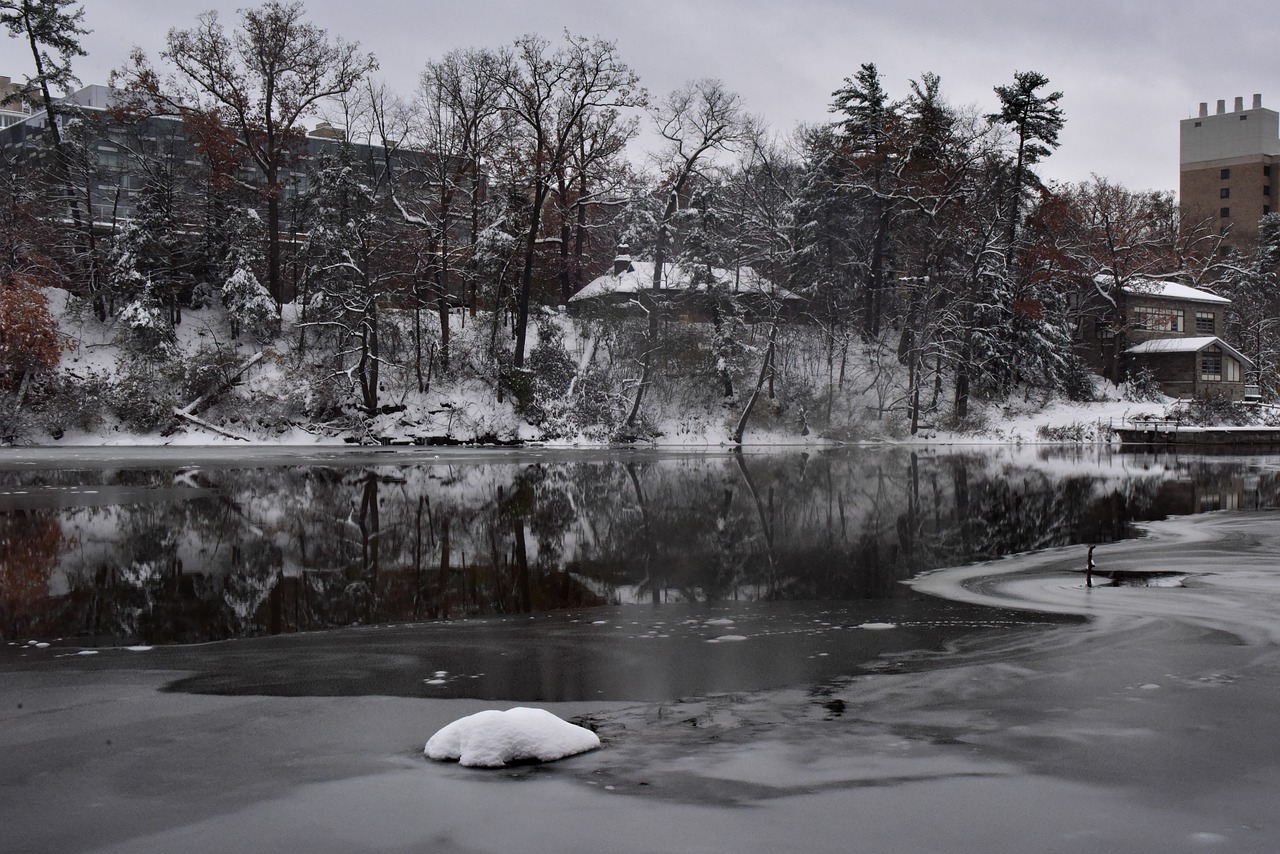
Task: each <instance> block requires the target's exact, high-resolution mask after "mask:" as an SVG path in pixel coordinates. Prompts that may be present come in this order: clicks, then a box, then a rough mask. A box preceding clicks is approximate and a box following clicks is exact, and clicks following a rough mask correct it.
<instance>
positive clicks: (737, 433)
mask: <svg viewBox="0 0 1280 854" xmlns="http://www.w3.org/2000/svg"><path fill="white" fill-rule="evenodd" d="M777 340H778V319H777V318H776V317H775V318H774V320H773V324H772V325H771V326H770V327H769V346H768V347H767V348H765V351H764V361H762V362H761V363H760V375H759V376H758V377H756V387H755V388H754V389H753V390H752V392H751V397H750V398H749V399H748V400H747V405H746V407H744V408H743V410H742V417H741V418H739V419H738V426H737V427H735V428H734V429H733V436H732V437H730V440H729V441H731V442H733V443H734V444H736V445H741V444H742V435H743V434H744V433H746V431H747V423H748V421H750V419H751V410H753V409H755V406H756V401H757V400H759V398H760V391H761V390H762V389H763V388H764V381H765V378H766V377H769V376H770V375H771V374H772V373H773V351H774V345H775V344H776V342H777Z"/></svg>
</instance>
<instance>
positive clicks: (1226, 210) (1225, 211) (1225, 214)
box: [1218, 208, 1231, 219]
mask: <svg viewBox="0 0 1280 854" xmlns="http://www.w3.org/2000/svg"><path fill="white" fill-rule="evenodd" d="M1218 216H1220V217H1222V218H1223V219H1227V218H1228V217H1230V216H1231V208H1222V209H1221V210H1219V211H1218Z"/></svg>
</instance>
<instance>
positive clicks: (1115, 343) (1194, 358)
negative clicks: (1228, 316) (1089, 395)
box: [1078, 279, 1253, 400]
mask: <svg viewBox="0 0 1280 854" xmlns="http://www.w3.org/2000/svg"><path fill="white" fill-rule="evenodd" d="M1230 304H1231V300H1229V299H1227V298H1225V297H1220V296H1218V295H1217V294H1211V293H1209V292H1208V291H1203V290H1200V289H1198V288H1192V287H1188V286H1187V285H1181V284H1178V283H1176V282H1166V281H1158V280H1154V279H1137V280H1133V281H1132V282H1131V283H1130V284H1129V285H1127V286H1125V287H1124V288H1122V289H1121V291H1120V294H1119V297H1118V300H1117V306H1116V307H1115V309H1113V310H1110V311H1107V312H1105V313H1103V314H1102V315H1101V316H1099V317H1098V318H1097V319H1096V320H1095V321H1093V322H1092V327H1091V328H1090V324H1089V323H1085V324H1084V325H1083V326H1082V328H1081V330H1080V334H1081V337H1080V338H1079V339H1078V342H1079V343H1080V345H1081V347H1080V352H1081V354H1082V355H1083V356H1084V357H1085V358H1086V360H1087V361H1089V362H1090V363H1091V365H1092V366H1093V368H1094V369H1095V370H1098V371H1100V372H1102V373H1104V374H1106V375H1107V376H1109V377H1110V378H1111V379H1113V380H1115V381H1117V382H1119V381H1122V380H1124V379H1126V378H1127V377H1128V376H1130V375H1132V374H1133V373H1134V372H1135V371H1137V370H1140V369H1146V370H1148V371H1150V372H1151V375H1152V376H1153V377H1154V378H1155V380H1156V382H1158V383H1159V384H1160V388H1161V390H1162V391H1164V392H1165V394H1168V395H1171V396H1173V397H1196V396H1205V395H1217V396H1223V397H1229V398H1231V399H1232V400H1240V399H1242V398H1244V397H1245V396H1246V385H1245V374H1246V372H1248V371H1250V370H1252V369H1253V362H1252V361H1250V360H1249V358H1248V357H1246V356H1244V355H1243V354H1242V353H1240V352H1239V351H1238V350H1236V349H1235V348H1234V347H1232V346H1231V345H1229V344H1227V343H1226V342H1225V341H1223V340H1222V339H1221V338H1220V337H1219V336H1218V333H1220V332H1221V331H1222V329H1223V326H1224V323H1225V317H1224V314H1225V311H1226V308H1227V306H1229V305H1230Z"/></svg>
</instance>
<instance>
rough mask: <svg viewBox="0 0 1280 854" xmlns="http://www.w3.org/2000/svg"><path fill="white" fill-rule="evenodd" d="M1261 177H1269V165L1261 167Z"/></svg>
mask: <svg viewBox="0 0 1280 854" xmlns="http://www.w3.org/2000/svg"><path fill="white" fill-rule="evenodd" d="M1262 177H1263V178H1270V177H1271V167H1270V166H1263V167H1262Z"/></svg>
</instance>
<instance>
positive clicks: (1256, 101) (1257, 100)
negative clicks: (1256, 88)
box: [1253, 92, 1262, 110]
mask: <svg viewBox="0 0 1280 854" xmlns="http://www.w3.org/2000/svg"><path fill="white" fill-rule="evenodd" d="M1253 108H1254V109H1255V110H1261V109H1262V96H1261V95H1259V94H1257V93H1256V92H1255V93H1254V95H1253Z"/></svg>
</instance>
